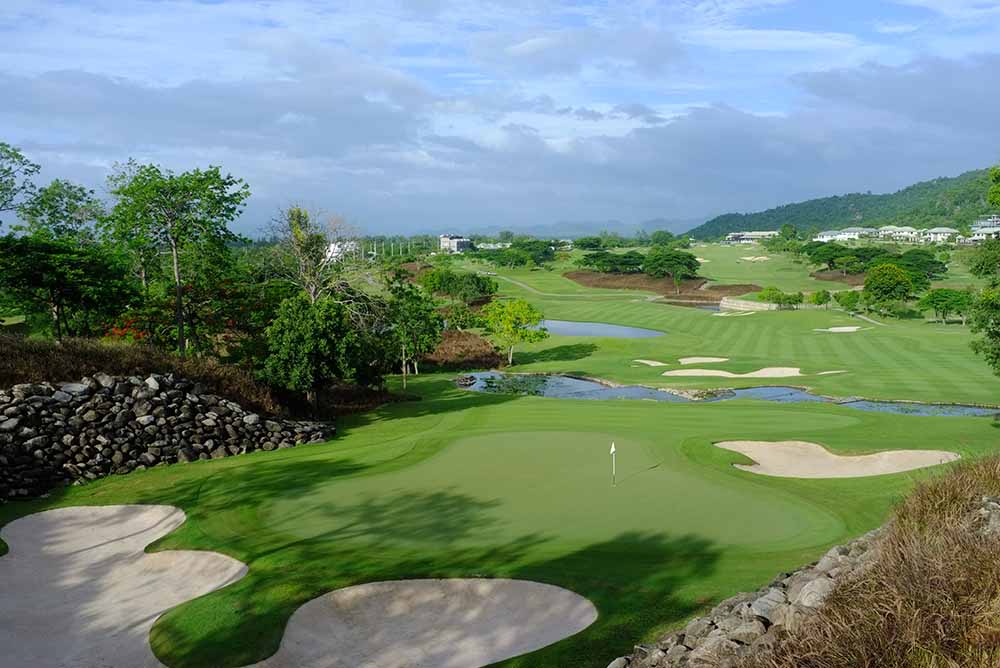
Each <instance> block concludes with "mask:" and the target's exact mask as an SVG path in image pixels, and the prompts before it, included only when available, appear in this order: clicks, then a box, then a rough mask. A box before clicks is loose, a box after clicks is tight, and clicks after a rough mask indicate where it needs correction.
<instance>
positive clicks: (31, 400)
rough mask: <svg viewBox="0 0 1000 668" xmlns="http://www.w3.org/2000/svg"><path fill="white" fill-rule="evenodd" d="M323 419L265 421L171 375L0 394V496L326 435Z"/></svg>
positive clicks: (101, 377) (97, 378) (99, 377)
mask: <svg viewBox="0 0 1000 668" xmlns="http://www.w3.org/2000/svg"><path fill="white" fill-rule="evenodd" d="M333 433H334V427H333V425H332V424H329V423H322V422H301V421H289V420H272V419H266V418H263V417H261V416H260V415H257V414H256V413H250V412H246V411H244V410H243V408H241V407H240V405H239V404H236V403H234V402H232V401H227V400H225V399H222V398H220V397H218V396H215V395H212V394H205V393H204V392H203V389H202V388H201V387H200V386H198V385H197V384H195V383H192V382H190V381H186V380H184V379H180V378H174V377H173V376H158V375H152V376H149V377H148V378H138V377H134V376H132V377H115V376H109V375H107V374H100V373H99V374H95V375H94V376H93V377H88V378H84V379H82V380H81V381H80V382H78V383H63V384H60V385H58V386H53V385H50V384H48V383H45V384H28V385H15V386H14V387H12V388H10V389H9V390H0V502H2V501H4V500H8V499H14V498H26V497H32V496H37V495H39V494H44V493H45V492H47V491H49V490H50V489H52V488H53V487H55V486H57V485H61V484H65V483H73V482H85V481H89V480H97V479H99V478H102V477H104V476H107V475H111V474H122V473H130V472H131V471H136V470H143V469H146V468H149V467H152V466H158V465H162V464H173V463H177V462H190V461H194V460H198V459H220V458H222V457H229V456H232V455H239V454H243V453H245V452H253V451H255V450H275V449H278V448H290V447H293V446H295V445H299V444H302V443H317V442H320V441H324V440H327V439H328V438H330V437H331V436H332V435H333Z"/></svg>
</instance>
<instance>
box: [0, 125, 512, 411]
mask: <svg viewBox="0 0 1000 668" xmlns="http://www.w3.org/2000/svg"><path fill="white" fill-rule="evenodd" d="M0 171H2V172H3V173H5V174H8V175H9V174H14V175H15V177H14V178H5V179H0V205H2V207H3V209H4V210H6V211H8V212H9V211H15V212H16V213H17V214H18V218H19V221H20V222H19V223H18V224H16V225H14V226H13V227H12V228H11V230H10V231H9V232H8V233H7V234H6V235H4V236H0V314H2V315H6V316H20V317H24V318H26V319H27V321H28V326H29V328H30V329H31V330H32V331H33V332H35V334H36V335H42V336H52V337H54V338H56V339H60V338H63V337H71V336H72V337H94V338H101V339H104V340H109V341H117V342H122V343H131V342H142V343H144V344H147V345H150V346H154V347H156V348H158V349H161V350H164V351H171V352H173V353H175V354H177V355H178V356H180V357H182V358H183V357H188V356H197V357H205V358H215V359H218V360H221V361H224V362H226V363H232V364H239V365H241V366H243V367H244V368H246V369H249V370H251V371H252V372H253V373H254V374H255V375H256V376H257V377H258V378H259V379H261V380H262V381H264V382H266V383H267V384H269V385H271V386H273V387H278V388H281V389H283V390H286V391H291V392H295V393H301V394H302V395H303V396H304V397H305V398H306V399H308V400H309V401H310V402H311V403H313V404H315V402H316V399H317V395H318V393H319V392H320V391H322V390H323V389H325V388H328V387H330V386H332V385H334V384H339V383H352V384H356V385H359V386H365V387H372V388H380V387H382V386H383V384H384V378H385V376H386V375H387V374H389V373H402V374H403V375H404V383H405V377H406V375H407V374H409V373H410V372H412V371H416V370H417V363H418V360H419V359H420V358H421V357H422V356H423V355H425V354H427V353H429V352H431V351H432V350H434V348H435V346H436V345H437V343H438V341H439V340H440V338H441V332H442V329H443V326H444V321H443V318H442V316H441V314H440V313H439V312H438V308H437V307H438V304H437V303H436V301H435V300H434V298H433V296H432V295H431V294H430V293H429V292H427V291H425V290H423V289H422V288H420V287H419V286H415V285H412V284H411V283H409V282H408V281H407V280H405V276H404V274H403V272H401V271H399V270H398V269H397V268H396V267H395V265H394V264H392V263H391V262H388V261H386V262H379V263H372V262H370V261H368V260H367V259H365V260H358V256H359V255H360V254H357V253H347V254H343V255H338V254H336V253H332V252H331V249H332V248H337V247H338V246H337V244H338V243H342V239H343V229H342V223H340V221H338V220H337V219H335V218H322V217H320V216H318V215H316V214H313V213H310V212H309V211H306V210H305V209H302V208H300V207H294V206H293V207H290V208H289V209H287V210H285V211H283V212H281V213H280V215H279V216H277V218H276V219H275V220H274V221H273V225H272V230H271V238H270V239H269V241H268V243H266V244H260V243H250V242H249V241H248V240H246V239H243V238H241V237H240V236H238V235H237V234H235V233H233V232H232V231H231V230H230V225H231V224H232V223H233V221H235V220H236V218H237V217H238V216H239V214H240V213H241V212H242V210H243V206H244V203H245V202H246V200H247V199H248V198H249V196H250V189H249V186H248V185H247V184H246V183H245V182H244V181H243V180H242V179H239V178H236V177H234V176H232V175H230V174H226V173H224V172H223V171H222V170H221V169H220V168H218V167H210V168H208V169H204V170H202V169H194V170H190V171H186V172H182V173H175V172H172V171H170V170H167V169H164V168H162V167H160V166H158V165H153V164H142V163H138V162H135V161H129V162H128V163H125V164H123V165H118V166H116V168H115V169H114V170H113V172H112V174H111V176H110V177H109V182H108V185H109V192H110V193H111V201H110V202H102V201H100V200H99V199H98V198H97V197H96V196H95V195H94V193H93V192H92V191H90V190H88V189H86V188H83V187H81V186H77V185H74V184H70V183H68V182H65V181H55V182H53V183H51V184H49V185H47V186H45V187H42V188H36V187H35V186H34V185H33V183H32V181H31V178H32V177H33V176H34V175H35V174H37V172H38V166H37V165H35V164H34V163H32V162H30V161H29V160H28V159H26V158H25V157H24V156H23V155H22V154H21V153H20V152H19V151H17V150H16V149H14V148H13V147H10V146H9V145H6V144H0ZM474 282H475V283H476V285H477V286H478V287H477V291H478V293H480V294H483V293H486V292H489V290H488V289H486V288H488V286H483V285H482V283H483V282H482V281H479V280H476V281H474ZM494 291H495V290H494Z"/></svg>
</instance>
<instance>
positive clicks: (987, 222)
mask: <svg viewBox="0 0 1000 668" xmlns="http://www.w3.org/2000/svg"><path fill="white" fill-rule="evenodd" d="M983 227H1000V215H997V214H993V215H992V216H989V217H987V218H983V219H981V220H977V221H976V222H974V223H973V224H972V230H973V231H975V230H978V229H980V228H983Z"/></svg>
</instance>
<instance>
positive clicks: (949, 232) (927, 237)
mask: <svg viewBox="0 0 1000 668" xmlns="http://www.w3.org/2000/svg"><path fill="white" fill-rule="evenodd" d="M958 235H959V231H958V230H956V229H955V228H953V227H932V228H931V229H929V230H921V237H923V241H924V243H928V244H930V243H943V242H945V241H949V240H951V239H953V238H955V237H957V236H958Z"/></svg>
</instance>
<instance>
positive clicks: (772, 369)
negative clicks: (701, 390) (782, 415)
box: [663, 366, 803, 378]
mask: <svg viewBox="0 0 1000 668" xmlns="http://www.w3.org/2000/svg"><path fill="white" fill-rule="evenodd" d="M663 375H664V376H691V377H696V376H710V377H714V378H791V377H793V376H801V375H803V373H802V369H800V368H799V367H797V366H769V367H764V368H763V369H757V370H756V371H751V372H749V373H733V372H732V371H723V370H722V369H677V370H676V371H664V372H663Z"/></svg>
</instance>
